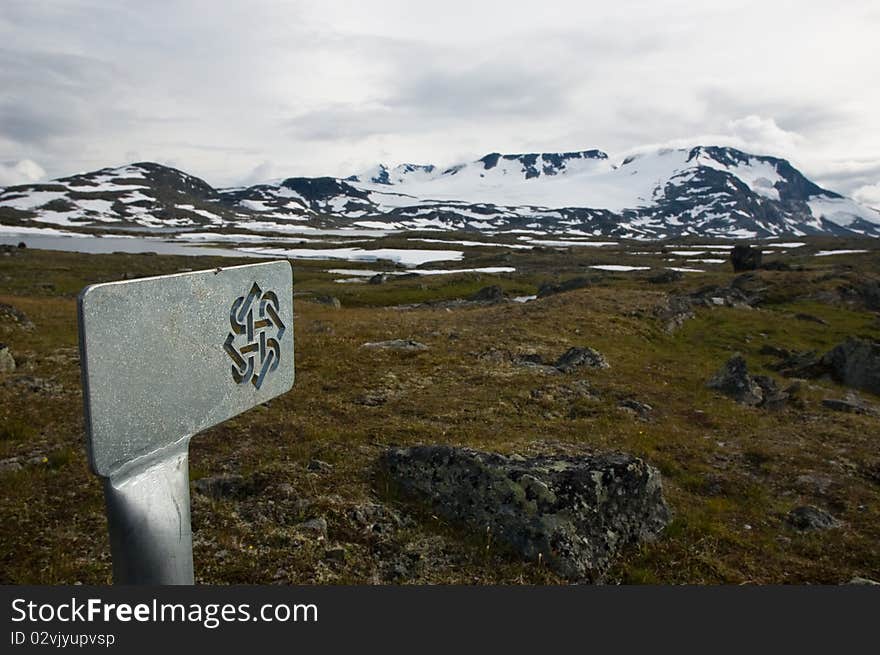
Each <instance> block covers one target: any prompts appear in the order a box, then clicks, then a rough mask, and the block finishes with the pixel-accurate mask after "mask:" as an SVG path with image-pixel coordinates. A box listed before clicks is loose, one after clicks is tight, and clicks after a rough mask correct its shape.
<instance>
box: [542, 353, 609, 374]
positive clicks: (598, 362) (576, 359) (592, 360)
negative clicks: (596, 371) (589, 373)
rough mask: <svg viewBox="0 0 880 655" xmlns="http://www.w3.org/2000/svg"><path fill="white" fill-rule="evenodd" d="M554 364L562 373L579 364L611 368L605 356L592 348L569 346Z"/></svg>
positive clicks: (570, 370) (573, 368) (578, 366)
mask: <svg viewBox="0 0 880 655" xmlns="http://www.w3.org/2000/svg"><path fill="white" fill-rule="evenodd" d="M555 366H556V368H558V369H559V370H560V371H562V372H563V373H570V372H572V371H573V370H575V369H576V368H580V367H581V366H587V367H589V368H611V365H610V364H609V363H608V360H606V359H605V356H604V355H603V354H602V353H600V352H599V351H598V350H593V349H592V348H569V349H568V350H566V351H565V352H564V353H562V355H560V356H559V359H557V360H556V364H555Z"/></svg>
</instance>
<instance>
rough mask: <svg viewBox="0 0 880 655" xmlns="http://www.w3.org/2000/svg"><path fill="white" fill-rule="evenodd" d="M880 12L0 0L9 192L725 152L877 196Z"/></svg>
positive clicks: (3, 152) (749, 6)
mask: <svg viewBox="0 0 880 655" xmlns="http://www.w3.org/2000/svg"><path fill="white" fill-rule="evenodd" d="M878 35H880V2H877V1H876V0H865V1H858V0H849V1H847V2H845V3H830V2H827V1H824V0H823V1H822V2H806V1H804V0H799V1H793V2H774V1H773V0H761V1H757V2H752V1H740V0H727V1H725V2H724V3H716V2H706V3H698V2H695V1H691V2H658V1H645V2H623V1H621V0H608V1H606V2H601V3H599V2H587V1H584V0H580V1H576V2H555V1H553V0H542V1H541V2H534V0H530V1H527V2H516V1H514V0H506V1H498V2H495V1H483V0H466V1H465V2H458V1H453V0H444V1H443V2H419V1H418V0H408V1H401V2H378V1H373V2H334V1H328V0H313V1H312V2H282V1H280V0H271V1H266V2H263V1H255V0H248V1H246V2H245V1H243V0H242V1H238V2H232V1H227V0H211V1H205V2H170V1H163V0H150V1H149V2H144V1H143V0H136V1H128V0H107V1H101V0H51V1H44V0H0V185H3V184H7V185H8V184H13V183H16V182H24V181H28V180H31V179H37V178H42V179H45V178H51V177H57V176H60V175H66V174H71V173H74V172H78V171H84V170H92V169H95V168H101V167H104V166H110V165H119V164H123V163H127V162H130V161H141V160H152V161H158V162H161V163H165V164H169V165H173V166H176V167H178V168H181V169H183V170H185V171H187V172H190V173H193V174H195V175H199V176H201V177H204V178H205V179H206V180H207V181H208V182H210V183H212V184H214V185H217V186H220V185H229V184H237V183H244V182H256V181H264V180H266V179H269V178H277V177H286V176H290V175H349V174H351V173H355V172H358V171H360V170H363V169H365V168H368V167H370V166H372V165H374V164H375V163H377V162H380V161H382V162H386V163H389V164H397V163H401V162H415V163H429V162H430V163H437V164H441V165H442V164H449V163H453V162H457V161H461V160H468V159H475V158H477V157H480V156H482V155H484V154H486V153H488V152H493V151H500V152H535V151H544V152H548V151H551V152H552V151H560V150H580V149H587V148H600V149H602V150H605V151H606V152H608V153H609V154H611V155H612V156H622V155H624V154H626V153H627V152H628V151H631V150H633V149H640V148H642V147H645V146H652V145H658V144H681V145H687V144H695V143H704V144H731V145H737V146H739V147H742V148H744V149H747V150H749V151H752V152H756V153H762V154H773V155H779V156H784V157H786V158H789V159H790V160H791V161H792V163H793V164H794V165H795V166H797V167H799V168H801V169H802V170H803V171H804V172H805V173H807V174H808V175H809V176H811V177H813V178H815V179H817V180H818V181H820V183H823V184H824V185H826V186H828V187H830V188H832V189H836V190H840V191H842V192H844V193H847V194H850V195H854V196H855V197H857V198H859V199H862V200H866V201H870V202H871V203H872V204H880V109H878V108H880V56H878V55H880V47H878V45H877V44H878V38H880V37H878Z"/></svg>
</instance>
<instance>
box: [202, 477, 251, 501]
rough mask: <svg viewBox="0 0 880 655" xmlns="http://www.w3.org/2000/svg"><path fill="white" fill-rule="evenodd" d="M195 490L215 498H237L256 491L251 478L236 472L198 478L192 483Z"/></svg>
mask: <svg viewBox="0 0 880 655" xmlns="http://www.w3.org/2000/svg"><path fill="white" fill-rule="evenodd" d="M193 486H194V487H195V489H196V491H197V492H199V493H200V494H202V495H204V496H208V497H210V498H214V499H215V500H226V499H239V498H243V497H245V496H250V495H252V494H254V493H255V492H256V491H257V486H258V485H257V484H256V483H255V481H254V480H253V479H249V478H245V477H244V476H243V475H238V474H234V473H233V474H221V475H212V476H209V477H205V478H200V479H198V480H196V481H195V482H194V483H193Z"/></svg>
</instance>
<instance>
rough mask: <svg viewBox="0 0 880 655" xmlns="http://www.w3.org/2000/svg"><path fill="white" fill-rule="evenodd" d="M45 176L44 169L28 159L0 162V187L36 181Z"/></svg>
mask: <svg viewBox="0 0 880 655" xmlns="http://www.w3.org/2000/svg"><path fill="white" fill-rule="evenodd" d="M45 177H46V171H44V170H43V167H42V166H40V165H39V164H38V163H36V162H34V161H31V160H30V159H22V160H20V161H16V162H0V187H4V186H14V185H16V184H29V183H31V182H38V181H40V180H42V179H44V178H45Z"/></svg>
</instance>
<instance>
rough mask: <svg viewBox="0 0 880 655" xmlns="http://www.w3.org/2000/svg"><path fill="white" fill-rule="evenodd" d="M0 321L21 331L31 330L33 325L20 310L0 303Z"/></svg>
mask: <svg viewBox="0 0 880 655" xmlns="http://www.w3.org/2000/svg"><path fill="white" fill-rule="evenodd" d="M0 321H3V322H10V323H14V324H15V325H17V326H18V327H20V328H22V329H23V330H33V329H34V324H33V323H32V322H31V320H30V319H29V318H28V317H27V316H26V315H25V313H24V312H23V311H21V310H20V309H16V308H15V307H13V306H12V305H7V304H6V303H2V302H0Z"/></svg>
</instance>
